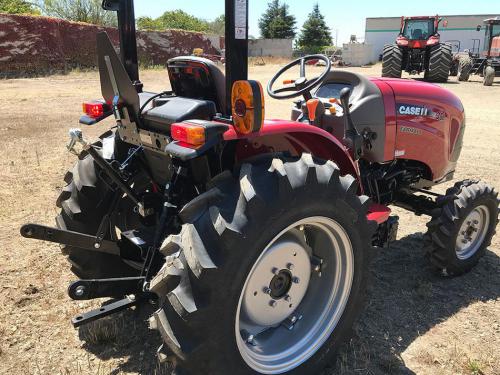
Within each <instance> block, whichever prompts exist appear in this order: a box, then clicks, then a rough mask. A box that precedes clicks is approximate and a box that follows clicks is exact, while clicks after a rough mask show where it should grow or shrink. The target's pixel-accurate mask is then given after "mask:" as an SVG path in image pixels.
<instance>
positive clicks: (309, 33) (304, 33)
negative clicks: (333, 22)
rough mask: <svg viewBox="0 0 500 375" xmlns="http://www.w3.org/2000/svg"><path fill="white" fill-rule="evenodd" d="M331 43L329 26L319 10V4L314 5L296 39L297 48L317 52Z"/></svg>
mask: <svg viewBox="0 0 500 375" xmlns="http://www.w3.org/2000/svg"><path fill="white" fill-rule="evenodd" d="M331 44H332V36H331V31H330V28H329V27H328V26H327V25H326V22H325V17H324V16H323V15H322V14H321V12H320V11H319V5H318V4H316V5H314V8H313V11H312V12H311V13H310V14H309V16H308V18H307V20H306V22H304V25H303V26H302V30H301V32H300V35H299V39H298V40H297V45H298V47H299V48H301V49H303V50H306V51H308V52H313V53H317V52H320V51H321V49H322V48H323V47H325V46H330V45H331Z"/></svg>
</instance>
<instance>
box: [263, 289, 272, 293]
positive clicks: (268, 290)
mask: <svg viewBox="0 0 500 375" xmlns="http://www.w3.org/2000/svg"><path fill="white" fill-rule="evenodd" d="M263 291H264V293H266V294H271V288H264V289H263Z"/></svg>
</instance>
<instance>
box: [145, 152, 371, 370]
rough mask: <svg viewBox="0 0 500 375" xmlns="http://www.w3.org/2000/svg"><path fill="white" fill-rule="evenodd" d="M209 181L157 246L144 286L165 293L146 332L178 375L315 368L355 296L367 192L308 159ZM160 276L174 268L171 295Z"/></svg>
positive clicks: (349, 315) (364, 252)
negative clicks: (170, 357)
mask: <svg viewBox="0 0 500 375" xmlns="http://www.w3.org/2000/svg"><path fill="white" fill-rule="evenodd" d="M214 185H215V187H214V188H213V189H212V190H210V191H208V192H207V193H205V194H203V195H202V196H200V197H198V198H196V199H195V200H194V201H193V202H191V203H189V204H188V205H187V207H185V208H184V209H183V212H181V215H182V216H183V218H184V220H185V221H186V224H184V225H183V228H182V231H181V233H180V234H179V235H175V236H170V237H169V238H167V240H166V241H165V243H164V244H163V246H162V251H163V252H164V254H165V255H167V258H166V259H167V261H166V264H165V266H164V268H163V269H162V270H161V271H160V272H159V274H158V276H157V277H156V278H155V279H153V280H152V282H151V288H152V290H154V291H156V292H157V293H159V294H160V295H164V296H165V298H164V300H163V303H161V306H162V307H161V309H160V310H158V311H157V312H156V313H155V315H154V317H153V319H152V325H153V327H156V328H157V329H158V330H159V331H160V332H161V334H162V336H163V339H164V341H165V343H166V346H167V347H168V348H169V350H170V352H171V353H174V355H175V363H176V366H177V370H178V371H179V372H180V373H189V374H207V373H209V374H282V373H289V372H291V371H293V373H294V374H313V373H318V372H319V371H320V370H321V369H322V368H324V367H325V366H326V365H327V364H328V362H329V361H330V360H331V356H332V353H334V352H335V351H336V349H338V348H339V346H340V345H341V343H342V342H344V341H345V340H346V339H347V338H348V337H349V334H350V330H351V326H352V324H353V320H354V319H355V317H356V316H357V315H358V314H359V312H360V310H361V305H362V303H363V300H364V294H365V287H366V277H367V273H368V270H367V266H368V261H369V258H370V255H371V254H370V251H371V238H372V234H373V231H374V229H375V228H374V227H375V224H374V223H372V222H368V221H367V219H366V213H367V209H368V205H369V200H368V198H367V197H363V196H362V197H360V196H358V195H357V194H356V193H357V183H356V180H355V179H354V178H353V177H351V176H343V177H342V176H340V175H339V170H338V168H337V167H336V165H335V164H334V163H332V162H327V163H319V162H316V161H314V160H313V158H312V157H311V155H308V154H304V155H303V156H302V158H301V159H299V160H297V161H293V162H286V161H282V160H280V159H274V160H273V161H272V162H267V163H262V164H244V165H243V166H242V167H241V171H240V175H239V178H233V177H232V176H231V175H228V174H226V175H223V176H222V177H219V178H216V181H215V182H214ZM168 275H177V276H179V275H180V278H179V283H178V285H177V286H176V287H175V288H174V289H173V290H170V289H171V288H169V287H168V282H166V278H168ZM162 288H163V290H162Z"/></svg>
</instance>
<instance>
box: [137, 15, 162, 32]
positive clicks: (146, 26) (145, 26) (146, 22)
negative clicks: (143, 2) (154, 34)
mask: <svg viewBox="0 0 500 375" xmlns="http://www.w3.org/2000/svg"><path fill="white" fill-rule="evenodd" d="M136 21H137V28H138V29H139V30H161V29H162V26H161V24H160V22H159V21H158V18H155V19H153V18H151V17H139V18H137V20H136Z"/></svg>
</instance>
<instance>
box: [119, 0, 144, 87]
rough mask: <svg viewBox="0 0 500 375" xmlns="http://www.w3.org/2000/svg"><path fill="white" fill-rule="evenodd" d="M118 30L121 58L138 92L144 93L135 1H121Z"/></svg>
mask: <svg viewBox="0 0 500 375" xmlns="http://www.w3.org/2000/svg"><path fill="white" fill-rule="evenodd" d="M118 30H119V33H120V57H121V60H122V63H123V65H124V66H125V70H126V71H127V73H128V75H129V77H130V80H131V81H132V82H133V83H134V86H135V88H136V90H137V91H138V92H142V83H141V81H140V80H139V65H138V61H137V60H138V59H137V40H136V30H135V13H134V0H121V1H120V3H119V8H118Z"/></svg>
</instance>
